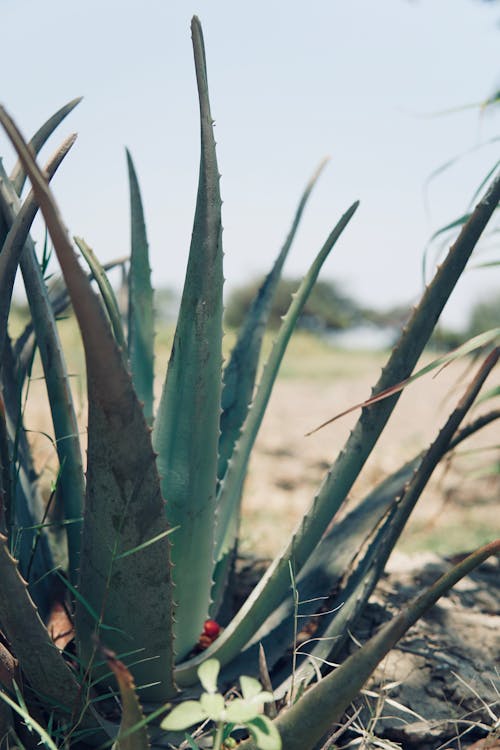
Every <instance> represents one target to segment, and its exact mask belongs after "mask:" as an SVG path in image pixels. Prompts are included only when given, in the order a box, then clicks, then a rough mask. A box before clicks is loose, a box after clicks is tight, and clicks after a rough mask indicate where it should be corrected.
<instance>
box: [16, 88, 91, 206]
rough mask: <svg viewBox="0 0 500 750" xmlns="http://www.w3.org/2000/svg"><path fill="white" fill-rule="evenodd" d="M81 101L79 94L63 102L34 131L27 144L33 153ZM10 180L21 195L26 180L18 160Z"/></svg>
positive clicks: (35, 152)
mask: <svg viewBox="0 0 500 750" xmlns="http://www.w3.org/2000/svg"><path fill="white" fill-rule="evenodd" d="M81 101H82V97H81V96H79V97H78V98H76V99H72V100H71V101H70V102H68V103H67V104H65V105H64V107H61V109H59V110H58V111H57V112H56V113H55V114H53V115H52V117H49V119H48V120H47V121H46V122H45V123H44V124H43V125H42V127H41V128H39V129H38V130H37V131H36V133H35V135H34V136H33V138H32V139H31V140H30V142H29V144H28V145H29V147H30V148H31V149H32V152H33V153H34V154H35V155H36V154H38V152H39V151H40V149H41V148H42V146H43V145H44V144H45V143H46V141H47V140H48V139H49V138H50V136H51V135H52V133H53V132H54V130H55V129H56V128H57V127H58V125H60V123H61V122H62V121H63V120H64V119H65V117H67V116H68V115H69V113H70V112H72V111H73V110H74V108H75V107H76V106H77V104H80V102H81ZM10 180H11V182H12V184H13V186H14V190H15V191H16V193H17V194H18V195H21V192H22V190H23V187H24V182H25V180H26V172H25V170H24V167H23V165H22V163H21V161H20V160H19V161H18V162H17V164H16V165H15V167H14V169H13V170H12V172H11V174H10Z"/></svg>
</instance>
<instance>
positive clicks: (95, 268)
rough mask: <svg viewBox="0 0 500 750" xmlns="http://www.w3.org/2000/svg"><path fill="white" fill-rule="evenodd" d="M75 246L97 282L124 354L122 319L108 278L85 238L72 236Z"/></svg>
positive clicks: (117, 341) (114, 332) (117, 340)
mask: <svg viewBox="0 0 500 750" xmlns="http://www.w3.org/2000/svg"><path fill="white" fill-rule="evenodd" d="M73 239H74V241H75V244H76V246H77V247H78V249H79V250H80V252H81V254H82V255H83V257H84V258H85V261H86V262H87V265H88V266H89V268H90V271H91V275H92V278H94V279H95V280H96V282H97V286H98V287H99V291H100V293H101V296H102V300H103V302H104V306H105V308H106V312H107V314H108V316H109V320H110V323H111V327H112V329H113V334H114V336H115V339H116V343H117V344H118V346H119V347H120V348H121V350H122V352H123V353H124V354H125V352H126V348H127V347H126V343H125V334H124V333H123V326H122V321H121V317H120V310H119V308H118V302H117V300H116V296H115V293H114V291H113V287H112V286H111V284H110V283H109V279H108V277H107V275H106V272H105V270H104V268H103V266H102V265H101V263H100V262H99V260H98V259H97V257H96V255H95V253H94V251H93V250H92V248H91V247H89V246H88V245H87V243H86V242H85V240H83V239H82V238H81V237H73Z"/></svg>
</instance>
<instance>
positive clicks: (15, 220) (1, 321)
mask: <svg viewBox="0 0 500 750" xmlns="http://www.w3.org/2000/svg"><path fill="white" fill-rule="evenodd" d="M75 138H76V136H74V135H73V136H70V137H69V138H68V139H67V140H66V141H64V143H63V144H62V146H61V147H60V148H59V149H58V150H57V151H56V153H55V154H54V156H53V157H52V158H51V160H50V161H49V163H48V164H47V166H46V168H45V171H46V174H47V177H48V179H49V180H50V179H51V178H52V177H53V176H54V174H55V172H56V170H57V168H58V167H59V165H60V164H61V162H62V160H63V159H64V157H65V156H66V154H67V153H68V151H69V150H70V148H71V146H72V145H73V143H74V142H75ZM0 206H1V210H0V214H1V215H2V217H3V220H4V222H5V226H6V228H7V231H8V233H7V235H6V237H5V241H4V243H3V244H2V247H1V251H0V332H2V333H1V334H0V362H1V361H2V350H3V346H4V344H5V335H6V331H7V320H8V317H9V310H10V303H11V299H12V290H13V288H14V280H15V277H16V272H17V267H18V265H19V261H20V258H21V254H22V252H23V250H24V246H25V243H26V240H27V237H28V235H29V231H30V228H31V225H32V223H33V220H34V218H35V216H36V213H37V211H38V206H37V203H36V201H35V198H34V195H33V192H31V193H30V194H29V196H28V197H27V199H26V200H25V201H24V204H23V206H22V207H21V208H20V204H19V199H18V197H17V194H16V191H15V190H14V186H13V184H12V183H11V182H10V181H9V178H8V177H7V174H6V173H5V170H4V168H3V165H2V163H1V162H0ZM4 332H5V333H4Z"/></svg>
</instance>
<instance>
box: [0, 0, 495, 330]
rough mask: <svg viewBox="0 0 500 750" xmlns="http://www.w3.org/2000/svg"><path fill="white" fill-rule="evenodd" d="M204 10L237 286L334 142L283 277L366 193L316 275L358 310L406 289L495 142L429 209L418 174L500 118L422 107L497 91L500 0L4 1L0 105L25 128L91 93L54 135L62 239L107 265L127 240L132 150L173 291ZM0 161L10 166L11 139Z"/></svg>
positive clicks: (276, 235)
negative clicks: (67, 236)
mask: <svg viewBox="0 0 500 750" xmlns="http://www.w3.org/2000/svg"><path fill="white" fill-rule="evenodd" d="M193 13H196V14H197V15H199V16H200V18H201V21H202V24H203V28H204V33H205V44H206V51H207V59H208V73H209V84H210V89H211V100H212V112H213V115H214V118H215V120H216V137H217V141H218V159H219V167H220V171H221V173H222V193H223V199H224V207H223V211H224V215H223V222H224V227H225V232H224V247H225V253H226V257H225V270H226V278H227V284H228V288H230V286H231V285H234V284H237V283H241V282H243V281H245V279H248V278H252V277H254V276H256V275H258V274H260V273H263V272H264V271H265V270H267V269H268V268H269V266H270V264H271V262H272V259H273V258H274V256H275V254H276V253H277V251H278V249H279V247H280V244H281V242H282V240H283V238H284V237H285V235H286V232H287V231H288V227H289V224H290V221H291V218H292V215H293V211H294V208H295V204H296V202H297V200H298V198H299V195H300V192H301V190H302V188H303V186H304V184H305V182H306V180H307V179H308V177H309V175H310V173H311V172H312V171H313V169H314V167H315V166H316V164H317V163H318V162H319V160H320V159H321V158H322V157H323V156H324V155H326V154H329V155H330V156H331V163H330V165H329V167H328V169H327V172H326V173H325V174H324V175H323V176H322V178H321V181H320V183H319V184H318V187H317V189H316V192H315V194H314V195H313V197H312V200H311V203H310V207H309V210H308V211H307V215H306V216H305V219H304V222H303V226H302V229H301V231H300V234H299V236H298V238H297V243H296V245H295V247H294V248H293V250H292V253H291V256H290V259H289V262H288V265H287V269H286V273H287V275H293V276H298V275H300V274H301V273H303V272H304V271H305V270H306V268H307V266H308V263H309V262H310V260H312V258H313V256H314V255H315V253H316V252H317V250H318V249H319V247H320V246H321V244H322V242H323V240H324V239H325V237H326V235H327V234H328V232H329V230H330V229H331V227H332V226H333V225H334V224H335V222H336V221H337V219H338V217H339V215H340V214H341V213H342V212H343V211H344V210H345V208H347V206H348V205H350V203H352V202H353V201H354V200H356V199H360V201H361V206H360V209H359V211H358V213H357V215H356V217H355V218H354V220H353V222H352V223H351V226H350V227H349V228H348V230H347V233H346V234H345V236H344V237H343V238H342V240H341V242H340V243H339V245H338V247H337V249H336V250H335V251H334V253H333V254H332V257H331V258H330V259H329V261H328V263H327V265H326V266H325V269H324V273H323V277H324V278H332V279H335V280H336V281H337V282H339V283H340V284H341V285H343V286H344V288H345V289H346V291H348V292H350V293H352V294H354V295H356V296H357V297H358V299H359V300H360V301H363V302H364V303H366V304H367V305H376V306H383V305H389V304H396V303H405V302H410V301H412V300H414V298H415V297H416V295H417V294H418V291H419V290H420V289H421V285H422V280H421V259H422V253H423V249H424V247H425V244H426V240H427V239H428V237H429V235H430V234H431V232H432V231H433V230H434V229H436V228H437V227H439V226H441V225H442V224H444V223H446V222H448V221H449V220H452V219H453V218H455V217H456V216H458V215H460V214H461V213H462V212H463V211H464V209H465V208H466V206H467V202H468V200H469V198H470V196H471V194H472V192H473V190H474V189H475V187H476V186H477V185H478V183H479V182H480V180H481V179H482V177H483V176H484V174H485V173H486V171H487V170H488V168H489V167H490V166H492V165H493V163H494V161H495V160H496V159H497V158H498V150H499V149H498V143H497V144H496V145H495V146H489V147H485V148H484V149H482V150H480V151H479V152H477V153H475V154H473V155H471V156H469V157H467V158H465V159H464V160H463V161H462V162H460V164H459V165H458V166H457V167H455V168H454V169H453V170H451V171H450V172H448V173H446V174H445V175H443V176H441V177H440V178H438V179H436V180H435V181H434V182H433V183H432V184H431V186H430V189H429V192H428V205H429V209H430V211H429V212H427V211H426V207H425V204H424V198H423V187H424V183H425V181H426V178H427V177H428V176H429V174H430V173H431V172H432V171H433V170H434V169H435V168H436V167H438V166H439V165H440V164H441V163H442V162H444V161H446V160H447V159H449V158H451V157H453V156H454V155H457V154H460V153H461V152H464V151H466V150H467V149H470V148H471V147H473V146H475V145H477V144H479V143H482V142H483V141H487V140H488V139H490V138H492V137H494V136H498V135H499V124H500V112H499V111H498V109H499V108H497V111H496V113H491V114H485V115H484V116H482V117H481V116H480V115H479V113H478V111H477V110H473V109H472V110H465V111H462V112H459V113H457V114H453V115H451V114H448V115H446V116H442V117H427V116H425V115H427V114H432V113H436V112H439V111H442V110H447V109H449V108H454V107H459V106H460V105H462V104H468V103H472V102H476V101H480V100H482V99H484V98H486V97H488V96H489V95H490V94H491V93H492V92H493V91H494V90H495V89H496V88H498V86H499V84H500V64H499V63H500V55H499V51H500V28H499V25H498V24H499V21H500V5H499V4H495V3H493V4H491V5H490V4H483V3H481V2H474V0H415V2H408V0H377V2H375V0H341V1H339V0H311V1H310V2H309V3H308V4H307V6H306V4H305V3H304V2H303V0H301V1H300V2H299V1H298V0H288V2H284V1H283V2H277V1H274V2H273V0H268V1H267V2H263V0H254V2H252V3H241V2H236V1H235V0H232V2H230V1H229V0H194V2H193V3H192V4H190V3H188V2H180V1H179V2H177V1H175V0H141V2H139V0H86V2H85V3H77V2H74V1H71V0H64V1H63V0H43V2H40V0H0V18H1V27H2V31H3V34H2V55H3V60H4V65H3V71H4V74H3V76H2V84H1V88H0V100H1V101H2V103H3V104H4V105H5V106H6V108H7V109H8V111H9V112H10V113H11V114H12V115H13V117H14V118H15V120H16V121H17V123H18V124H19V126H20V127H21V130H22V131H23V132H24V134H25V135H26V136H29V135H31V133H32V131H33V130H35V129H36V128H37V127H38V126H39V125H40V124H41V122H42V121H43V120H44V119H46V117H48V116H49V115H50V114H51V113H52V112H53V111H54V110H55V109H57V108H58V107H59V106H60V105H62V104H63V103H64V102H65V101H67V100H69V99H71V98H73V97H75V96H78V95H83V96H84V97H85V99H84V101H83V102H82V104H80V106H79V107H78V109H77V110H76V111H75V112H74V113H73V114H72V115H71V116H70V117H69V118H68V120H67V122H66V123H65V124H64V125H63V126H62V128H61V129H60V135H59V140H60V139H61V137H62V136H64V135H66V134H68V133H69V132H71V131H73V130H74V131H77V132H78V133H79V138H78V141H77V143H76V145H75V147H74V149H73V153H72V154H71V155H70V156H69V157H68V159H67V163H65V164H64V165H63V167H62V168H61V170H60V173H59V174H58V175H57V177H56V180H55V182H54V186H55V189H56V193H57V196H58V199H59V202H60V205H61V208H62V211H63V214H64V216H65V219H66V222H67V224H68V226H69V228H70V231H71V232H72V233H73V234H77V235H81V236H83V237H85V239H86V240H87V242H88V243H89V244H90V245H92V246H93V247H94V249H95V251H96V252H97V254H98V255H99V257H100V258H101V259H102V260H107V259H110V258H112V257H116V256H119V255H122V254H124V253H126V252H127V248H128V241H129V240H128V237H129V222H128V192H127V190H128V188H127V182H126V167H125V157H124V146H128V147H129V148H130V150H131V152H132V155H133V157H134V160H135V164H136V168H137V172H138V175H139V179H140V182H141V186H142V190H143V196H144V202H145V211H146V219H147V224H148V231H149V241H150V246H151V257H152V266H153V274H154V281H155V285H156V286H162V285H172V286H176V287H181V285H182V279H183V275H184V270H185V265H186V260H187V251H188V247H189V240H190V235H191V224H192V214H193V209H194V201H195V195H196V183H197V166H198V153H199V147H198V140H199V138H198V123H197V102H196V90H195V80H194V72H193V64H192V55H191V41H190V32H189V22H190V18H191V15H192V14H193ZM6 61H10V64H9V65H8V64H7V63H6ZM56 144H57V138H56V139H54V140H53V141H52V142H51V148H52V149H53V148H54V147H55V145H56ZM47 150H48V151H49V150H50V148H48V149H47ZM0 153H2V154H3V155H4V156H5V163H6V166H7V167H10V164H11V163H12V152H11V150H10V149H9V147H8V145H7V144H6V141H5V138H4V136H3V135H1V136H0ZM489 246H490V248H491V252H490V256H489V257H491V256H496V257H498V246H497V249H496V250H495V248H494V247H492V243H491V242H490V243H489ZM484 257H487V256H484ZM493 289H500V269H499V270H491V269H490V270H489V271H474V272H470V273H469V274H467V277H466V279H465V280H464V281H463V282H462V283H461V285H460V288H459V289H458V290H457V293H456V295H455V298H454V300H453V301H452V303H451V304H450V308H449V311H448V313H447V321H448V322H450V323H458V322H460V321H461V320H462V319H463V314H464V311H465V310H466V309H468V307H469V306H470V304H471V301H473V300H475V299H477V298H478V297H480V296H484V295H485V294H486V293H487V291H488V290H493Z"/></svg>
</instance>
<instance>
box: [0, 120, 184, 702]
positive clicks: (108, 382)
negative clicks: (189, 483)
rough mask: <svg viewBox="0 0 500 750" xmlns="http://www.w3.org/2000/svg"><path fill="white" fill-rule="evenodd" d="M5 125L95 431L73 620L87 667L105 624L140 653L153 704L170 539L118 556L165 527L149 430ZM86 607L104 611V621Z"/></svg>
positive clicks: (115, 644)
mask: <svg viewBox="0 0 500 750" xmlns="http://www.w3.org/2000/svg"><path fill="white" fill-rule="evenodd" d="M0 121H1V122H2V124H3V126H4V128H5V130H6V131H7V133H8V135H9V137H10V139H11V140H12V142H13V144H14V147H15V148H16V150H17V152H18V154H19V157H20V159H21V161H22V163H23V166H24V168H25V169H26V171H27V172H28V174H29V177H30V180H31V182H32V185H33V190H34V192H35V196H36V199H37V202H38V204H39V206H40V208H41V211H42V213H43V215H44V218H45V222H46V224H47V228H48V230H49V232H50V236H51V238H52V242H53V244H54V248H55V251H56V253H57V257H58V259H59V263H60V265H61V268H62V271H63V273H64V277H65V281H66V285H67V287H68V291H69V293H70V296H71V300H72V303H73V308H74V310H75V314H76V316H77V319H78V323H79V325H80V329H81V332H82V338H83V342H84V347H85V356H86V363H87V387H88V401H89V425H88V472H87V496H86V503H85V515H84V534H83V542H82V557H81V568H80V588H79V594H80V596H79V598H78V601H77V619H76V626H77V636H78V640H79V648H80V654H81V657H82V659H83V661H84V662H85V663H87V664H90V665H92V664H93V657H94V651H95V646H94V641H93V636H94V633H95V632H96V631H98V630H99V628H100V625H101V624H102V623H105V624H106V625H107V626H108V628H107V629H106V631H105V635H106V644H109V645H110V646H111V647H112V648H113V650H115V651H116V652H117V653H124V652H127V653H130V652H131V651H134V650H137V649H139V650H140V651H141V657H142V661H141V663H139V664H136V665H135V666H134V667H133V668H132V669H131V671H132V673H133V674H134V677H135V680H136V683H137V684H138V685H139V686H142V685H143V684H144V683H148V684H149V683H152V682H153V683H155V684H153V685H150V686H149V687H148V688H147V689H146V690H144V692H143V694H144V695H145V696H146V697H147V698H148V699H151V700H155V699H156V700H164V699H166V698H168V697H169V696H170V695H171V694H172V693H174V692H175V688H174V685H173V681H172V653H171V642H172V639H171V630H170V629H171V621H172V612H171V582H170V564H169V544H168V539H167V538H166V537H165V536H163V537H162V538H161V540H160V541H158V542H156V543H155V544H151V545H148V546H146V547H145V548H144V549H142V550H141V551H140V552H138V553H137V554H136V555H129V556H126V557H122V558H120V559H115V556H116V555H118V554H120V553H121V552H123V551H126V550H127V549H132V548H134V547H138V546H139V545H143V544H144V542H147V541H148V540H149V539H152V538H154V537H156V536H160V535H161V534H162V532H164V531H166V530H167V522H166V518H165V508H164V501H163V498H162V496H161V489H160V483H159V478H158V473H157V469H156V463H155V455H154V453H153V450H152V446H151V441H150V431H149V428H148V426H147V424H146V422H145V419H144V414H143V412H142V407H141V405H140V404H139V401H138V399H137V396H136V394H135V392H134V389H133V386H132V383H131V379H130V375H129V373H128V372H127V370H126V368H125V366H124V363H123V358H122V354H121V351H120V350H119V348H118V346H117V344H116V341H115V339H114V336H113V333H112V331H111V328H110V326H109V323H108V321H107V319H106V316H105V314H104V312H103V310H102V306H101V303H100V301H99V299H98V298H97V297H96V295H95V294H94V292H93V290H92V288H91V286H90V283H89V281H88V279H87V276H86V274H85V272H84V271H83V269H82V268H81V267H80V265H79V263H78V260H77V258H76V256H75V253H74V251H73V248H72V245H71V242H70V240H69V237H68V234H67V231H66V228H65V227H64V224H63V223H62V221H61V218H60V214H59V210H58V208H57V205H56V203H55V200H54V198H53V196H52V194H51V192H50V189H49V187H48V185H47V182H46V180H45V178H44V176H43V174H42V173H41V172H40V169H39V168H38V166H37V165H36V163H35V162H34V160H33V158H32V156H31V154H30V152H29V150H28V148H27V146H26V144H25V143H24V141H23V139H22V136H21V135H20V133H19V131H18V130H17V128H16V127H15V125H14V124H13V122H12V120H11V119H10V118H9V117H8V115H7V114H6V112H5V110H3V109H2V108H0ZM120 545H123V547H124V548H125V549H122V548H121V547H120ZM83 602H85V603H86V604H88V605H90V609H91V610H94V611H95V612H97V613H99V621H98V622H95V621H94V619H93V618H92V616H91V615H90V614H89V608H88V607H87V606H84V604H83ZM93 672H94V674H95V673H99V670H98V669H97V668H96V669H95V670H93Z"/></svg>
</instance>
